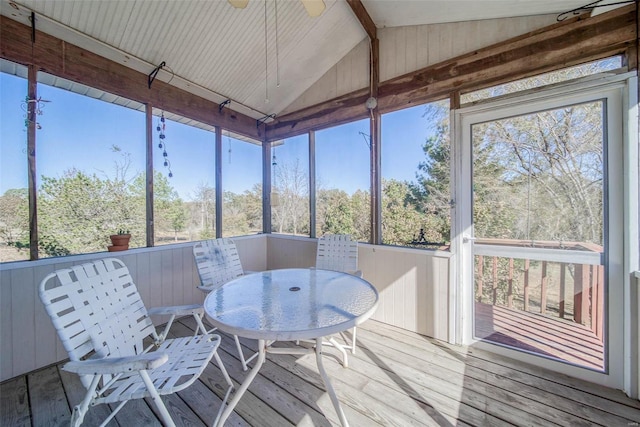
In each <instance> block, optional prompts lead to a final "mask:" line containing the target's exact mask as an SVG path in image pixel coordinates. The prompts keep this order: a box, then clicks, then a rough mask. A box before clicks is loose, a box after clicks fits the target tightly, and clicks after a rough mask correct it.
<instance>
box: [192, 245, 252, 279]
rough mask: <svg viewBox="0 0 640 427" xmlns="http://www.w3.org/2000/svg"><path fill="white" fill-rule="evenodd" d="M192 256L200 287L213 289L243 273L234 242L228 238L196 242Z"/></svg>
mask: <svg viewBox="0 0 640 427" xmlns="http://www.w3.org/2000/svg"><path fill="white" fill-rule="evenodd" d="M193 256H194V257H195V261H196V266H197V267H198V274H199V275H200V284H201V289H202V288H205V289H208V290H210V289H215V288H217V287H219V286H222V285H223V284H225V283H227V282H228V281H230V280H233V279H235V278H236V277H240V276H242V275H243V274H244V271H243V270H242V263H241V262H240V256H239V255H238V249H237V248H236V244H235V243H234V241H233V240H231V239H229V238H226V237H223V238H219V239H212V240H205V241H202V242H197V243H196V244H195V245H194V246H193Z"/></svg>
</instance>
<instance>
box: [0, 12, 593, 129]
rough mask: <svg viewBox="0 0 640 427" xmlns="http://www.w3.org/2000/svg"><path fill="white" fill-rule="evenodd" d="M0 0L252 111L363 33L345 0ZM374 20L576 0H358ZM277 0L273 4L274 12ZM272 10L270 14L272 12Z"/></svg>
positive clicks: (94, 47) (57, 32)
mask: <svg viewBox="0 0 640 427" xmlns="http://www.w3.org/2000/svg"><path fill="white" fill-rule="evenodd" d="M324 2H325V4H326V9H325V10H324V12H323V13H322V15H321V16H319V17H316V18H312V17H309V16H308V15H307V13H306V11H305V8H304V7H303V5H302V4H301V3H300V2H299V1H294V0H278V1H277V2H276V1H274V0H267V1H264V0H249V3H248V5H247V7H246V8H245V9H236V8H234V7H232V6H231V5H230V4H229V3H228V2H227V1H225V0H215V1H201V0H180V1H178V0H173V1H153V0H127V1H116V0H102V1H78V0H44V1H43V0H20V1H8V0H0V5H1V13H2V15H5V16H7V17H9V18H12V19H15V20H18V21H20V22H22V23H24V24H26V25H31V24H30V21H29V17H30V14H31V11H34V12H35V13H36V28H37V29H38V30H40V31H43V32H45V33H49V34H51V35H53V36H55V37H58V38H60V39H62V40H65V41H67V42H69V43H72V44H75V45H78V46H80V47H83V48H85V49H87V50H90V51H92V52H95V53H98V54H100V55H102V56H105V57H107V58H110V59H112V60H114V61H116V62H119V63H122V64H125V65H127V66H129V67H131V68H133V69H136V70H137V71H140V72H143V73H145V74H149V73H151V71H152V70H153V69H154V68H155V67H156V66H157V65H159V64H160V63H162V62H164V63H165V64H166V66H165V67H163V68H162V69H161V70H160V72H159V73H158V75H157V78H158V79H160V80H163V81H165V82H170V84H172V85H175V86H178V87H180V88H182V89H186V90H188V91H190V92H193V93H195V94H197V95H199V96H202V97H204V98H206V99H209V100H211V101H214V102H217V103H220V102H223V101H224V100H226V99H231V105H230V106H229V107H230V108H232V109H234V110H236V111H238V112H241V113H243V114H246V115H248V116H250V117H253V118H260V117H263V116H266V115H269V114H278V113H280V112H281V111H283V110H284V109H285V108H286V107H287V106H288V105H289V104H291V103H292V102H293V101H294V100H296V99H297V98H298V97H299V96H300V95H301V94H302V93H304V91H305V90H307V89H308V88H309V87H310V86H311V85H312V84H313V83H314V82H316V81H317V80H318V79H320V78H321V77H322V76H323V74H324V73H325V72H326V71H327V70H328V69H330V68H331V67H332V66H333V65H334V64H336V63H337V62H338V61H339V60H340V59H341V58H343V57H344V56H345V55H346V54H347V53H348V52H349V51H350V50H351V49H353V48H354V47H355V46H356V45H357V44H358V43H360V42H361V41H362V40H363V39H364V38H365V37H366V36H367V35H366V32H365V31H364V29H363V28H362V26H361V25H360V22H359V21H358V19H357V18H356V16H355V15H354V13H353V11H352V10H351V7H350V6H349V5H348V4H347V2H346V1H345V0H324ZM362 3H363V5H364V6H365V8H366V10H367V12H368V14H369V15H370V16H371V18H372V19H373V21H374V22H375V24H376V26H377V27H378V28H383V27H389V26H406V25H419V24H430V23H442V22H454V21H467V20H478V19H489V18H498V17H512V16H524V15H536V14H549V13H560V12H564V11H567V10H570V9H573V8H576V7H578V6H581V5H583V4H584V3H585V0H539V1H530V0H419V1H416V0H414V1H410V0H362ZM276 9H277V14H276ZM276 18H277V19H276Z"/></svg>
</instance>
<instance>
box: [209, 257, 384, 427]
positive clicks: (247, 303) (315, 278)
mask: <svg viewBox="0 0 640 427" xmlns="http://www.w3.org/2000/svg"><path fill="white" fill-rule="evenodd" d="M377 305H378V292H377V291H376V289H375V288H374V287H373V285H371V284H370V283H369V282H367V281H366V280H364V279H361V278H359V277H356V276H353V275H350V274H347V273H340V272H337V271H328V270H317V269H301V268H300V269H282V270H272V271H265V272H262V273H253V274H249V275H246V276H241V277H239V278H237V279H235V280H232V281H230V282H227V283H225V284H224V285H223V286H221V287H219V288H218V289H215V290H213V291H212V292H211V293H209V295H207V298H206V299H205V302H204V310H205V312H206V314H207V317H208V318H209V320H210V322H211V323H212V324H213V325H214V326H216V327H217V328H218V329H220V330H221V331H224V332H227V333H229V334H233V335H237V336H239V337H244V338H253V339H257V340H258V356H257V361H256V362H255V365H254V367H253V368H252V369H251V372H250V373H249V374H248V375H247V377H246V378H245V380H244V381H243V382H242V384H241V385H240V387H239V388H238V390H237V391H236V393H235V395H234V396H233V399H232V400H231V401H230V402H229V404H228V405H227V407H226V408H225V409H224V411H223V412H222V415H221V416H220V418H219V420H218V422H217V424H216V425H220V426H221V425H224V422H225V421H226V420H227V418H228V417H229V415H230V414H231V412H232V411H233V409H234V408H235V406H236V405H237V403H238V401H239V400H240V398H241V397H242V395H243V394H244V393H245V391H246V390H247V388H248V387H249V385H250V384H251V382H252V381H253V379H254V378H255V376H256V375H257V374H258V371H259V370H260V367H261V366H262V364H263V363H264V361H265V355H266V353H267V352H269V353H279V354H304V353H311V352H315V355H316V363H317V365H318V370H319V372H320V376H321V377H322V380H323V382H324V385H325V387H326V389H327V392H328V393H329V396H330V398H331V402H332V403H333V406H334V408H335V410H336V412H337V414H338V417H339V418H340V422H341V423H342V425H343V426H348V425H349V424H348V422H347V419H346V417H345V415H344V412H343V410H342V408H341V407H340V402H339V401H338V398H337V396H336V394H335V391H334V390H333V386H332V385H331V382H330V381H329V377H328V376H327V373H326V371H325V369H324V366H323V364H322V343H323V338H325V337H328V336H329V335H331V334H335V333H340V332H344V331H346V330H348V329H351V328H353V327H354V326H356V325H358V324H360V323H362V322H364V321H365V320H367V319H368V318H369V317H371V315H372V314H373V313H374V312H375V310H376V308H377ZM296 340H315V350H314V349H307V348H304V347H294V348H275V347H271V346H270V344H271V343H272V342H274V341H296ZM336 347H337V348H338V349H340V350H341V352H342V355H343V357H344V358H345V361H346V357H347V354H346V352H345V351H344V350H343V349H341V347H340V346H336ZM345 365H346V363H345Z"/></svg>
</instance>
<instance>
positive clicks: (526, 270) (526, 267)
mask: <svg viewBox="0 0 640 427" xmlns="http://www.w3.org/2000/svg"><path fill="white" fill-rule="evenodd" d="M529 264H530V260H528V259H525V260H524V311H529Z"/></svg>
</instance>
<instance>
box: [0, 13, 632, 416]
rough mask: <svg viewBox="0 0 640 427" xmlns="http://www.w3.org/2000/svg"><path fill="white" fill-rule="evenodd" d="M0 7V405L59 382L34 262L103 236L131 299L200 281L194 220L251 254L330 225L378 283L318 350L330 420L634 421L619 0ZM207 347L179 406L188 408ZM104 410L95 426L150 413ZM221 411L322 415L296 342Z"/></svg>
mask: <svg viewBox="0 0 640 427" xmlns="http://www.w3.org/2000/svg"><path fill="white" fill-rule="evenodd" d="M0 5H1V17H0V19H1V21H0V22H1V29H0V31H1V34H0V50H1V52H0V71H1V72H0V90H1V93H2V97H1V99H0V106H1V108H0V111H1V112H2V120H1V122H0V123H1V127H0V136H1V139H0V212H1V215H0V346H1V347H0V381H1V382H0V396H1V399H2V415H1V416H0V423H2V424H3V425H5V424H6V425H40V424H46V423H48V422H49V421H50V420H56V421H55V422H56V423H57V422H62V423H66V422H68V421H69V419H70V413H71V411H72V410H73V406H74V405H75V404H77V400H78V399H80V397H77V395H78V388H79V387H78V386H79V382H77V380H75V379H74V378H72V377H73V376H72V374H69V373H68V372H65V371H63V370H62V366H63V364H64V362H65V361H66V360H67V358H68V354H67V352H66V351H65V349H64V347H63V346H62V344H61V343H60V341H59V340H58V338H57V337H56V333H55V330H54V328H53V326H52V324H51V322H50V320H49V316H48V315H47V313H46V312H45V310H44V307H43V306H42V303H41V301H40V298H39V296H38V286H39V284H40V282H41V281H42V279H43V278H44V277H45V276H47V275H48V274H49V273H51V272H52V271H54V270H57V269H60V268H65V267H68V266H71V265H77V264H81V263H84V262H88V261H91V260H98V259H103V258H108V257H116V258H118V259H120V260H122V261H123V262H124V263H125V264H126V265H127V266H128V268H129V269H130V270H131V272H132V276H133V278H134V280H135V283H136V285H137V287H138V289H139V291H140V294H141V296H142V298H143V300H144V302H145V304H146V306H148V307H158V306H168V305H181V304H201V303H202V302H203V300H204V295H203V294H202V292H200V291H199V290H198V289H197V286H198V285H199V284H200V281H199V277H198V271H197V267H196V264H195V261H194V256H193V246H194V244H195V243H196V242H200V241H206V240H209V239H215V238H222V237H229V238H232V239H233V241H234V242H235V244H236V245H237V248H238V252H239V255H240V259H241V261H242V266H243V267H244V269H245V270H250V271H260V272H262V271H271V270H278V269H291V268H309V267H313V266H314V265H315V260H316V248H317V243H318V238H320V237H321V236H323V235H328V234H349V235H350V236H351V237H352V238H354V239H355V240H357V241H358V268H359V270H361V271H362V274H363V278H364V279H365V280H366V281H368V282H369V283H371V284H372V285H373V286H374V287H375V289H376V290H377V292H378V293H379V304H378V308H377V310H376V312H375V313H374V314H373V316H372V317H371V319H370V320H369V321H367V322H366V323H365V324H363V325H361V326H359V329H358V331H359V335H358V341H357V351H356V352H355V354H354V355H352V356H351V360H350V366H349V367H348V368H344V367H342V366H341V365H340V364H339V363H336V361H335V360H332V359H331V358H326V359H327V360H326V365H327V370H328V371H329V375H330V376H331V377H332V381H333V382H334V386H335V389H336V394H337V396H338V399H339V400H340V401H341V403H342V405H343V407H344V409H345V413H346V416H347V418H349V420H350V422H351V424H352V425H378V424H380V425H457V424H458V423H460V424H463V425H465V424H470V425H501V424H505V425H510V424H515V425H553V424H561V425H573V424H589V425H593V424H596V425H625V426H626V425H637V423H638V422H639V421H640V402H639V401H638V396H639V393H640V390H639V387H640V314H639V312H638V307H639V305H640V295H639V294H638V286H639V285H640V244H639V239H640V238H639V234H638V228H639V222H640V219H639V213H638V203H639V197H640V196H639V174H638V171H639V168H640V166H639V163H640V156H639V149H638V139H639V135H638V125H639V122H638V97H639V92H638V83H637V75H638V69H639V68H640V66H639V58H640V42H639V36H638V26H639V16H640V12H639V10H638V2H637V1H622V2H621V1H607V0H604V1H601V2H595V3H591V4H588V5H585V4H584V2H583V1H576V0H562V1H524V0H492V1H480V0H479V1H474V2H465V1H439V0H422V1H403V0H388V1H383V0H323V1H319V0H317V1H316V0H284V1H282V0H280V1H278V0H263V1H260V0H249V1H248V2H247V1H238V0H234V1H232V0H229V1H222V0H220V1H213V2H201V1H191V0H188V1H166V2H154V1H150V0H130V1H127V2H116V1H102V2H89V1H84V2H83V1H64V0H63V1H38V0H20V1H8V0H1V2H0ZM314 15H315V16H314ZM112 234H131V241H130V243H129V246H128V248H127V249H126V250H124V251H119V252H112V250H114V248H113V247H110V246H112V245H111V244H110V243H109V236H110V235H112ZM156 320H157V322H156V323H162V322H166V321H167V319H166V318H164V317H159V318H158V319H156ZM175 328H176V329H175V330H176V331H177V332H176V333H185V334H188V333H192V332H193V328H194V324H192V323H191V322H190V320H187V319H181V320H179V321H178V322H177V325H175ZM222 336H223V343H222V344H221V347H220V348H219V350H218V353H220V355H221V357H222V359H223V361H224V363H225V365H226V366H227V369H228V371H229V374H230V375H231V378H232V380H233V381H234V382H236V383H241V382H242V381H243V379H244V378H245V376H246V373H245V372H244V371H242V369H241V368H239V361H238V360H237V355H236V353H235V352H234V350H233V339H232V336H231V335H227V334H224V333H222ZM241 341H242V346H243V347H244V348H246V349H247V350H255V347H256V343H255V341H252V340H247V339H243V340H241ZM330 351H331V350H328V352H330ZM211 369H212V370H213V371H212V372H213V373H212V374H211V375H210V376H208V377H207V378H206V379H201V380H200V381H199V382H198V383H197V384H196V385H193V386H192V387H190V388H189V389H187V390H188V391H184V392H180V393H178V394H176V396H174V397H171V398H170V400H169V402H170V403H168V404H167V406H168V407H169V412H171V413H172V415H173V418H174V421H176V423H178V420H181V422H182V424H184V425H201V424H212V422H213V420H214V418H215V411H216V410H217V407H219V406H220V399H221V398H222V397H221V395H220V393H221V392H220V390H219V387H218V384H222V379H221V376H219V375H216V374H215V372H214V371H215V369H217V368H214V367H212V368H211ZM129 405H130V406H129ZM129 405H127V407H125V408H129V409H123V411H122V412H121V413H120V414H119V415H117V416H116V418H115V419H114V420H113V421H112V423H113V424H114V425H115V424H117V425H132V424H131V420H133V419H135V420H137V421H136V422H135V423H134V424H135V425H154V424H157V423H159V421H158V420H159V419H160V418H159V416H158V414H157V413H155V412H154V411H155V408H154V407H153V405H152V404H151V403H150V402H146V401H142V402H138V403H135V404H134V403H131V404H129ZM99 408H100V407H99V406H97V407H95V408H94V409H92V411H94V410H95V411H94V412H90V413H91V414H92V415H91V417H94V416H95V419H96V420H97V419H100V418H103V417H101V416H98V415H95V414H96V413H97V414H102V412H100V411H102V410H103V409H104V410H106V412H108V409H105V408H102V409H99ZM178 414H180V415H179V416H178ZM91 417H90V418H89V419H85V425H92V424H91V423H92V421H91V420H93V418H91ZM98 423H99V422H98ZM634 423H635V424H634ZM229 424H233V425H274V426H275V425H278V426H279V425H339V424H340V420H339V419H338V417H337V415H336V412H335V411H334V407H333V406H332V405H331V402H330V401H329V397H328V396H327V395H326V393H325V390H324V388H323V386H322V381H321V380H320V377H319V376H318V372H317V370H316V368H315V365H314V364H313V363H312V362H309V360H307V358H306V356H295V357H294V356H291V355H289V356H282V355H270V356H268V358H267V362H266V363H265V367H264V368H263V370H262V371H261V372H260V375H259V376H258V377H257V379H256V381H255V382H254V383H253V384H252V385H251V386H250V387H249V390H248V392H247V393H246V394H245V395H244V396H243V398H242V399H241V401H240V404H239V405H238V407H237V408H236V410H235V412H234V414H233V416H232V417H231V418H229ZM109 425H112V424H109Z"/></svg>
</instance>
